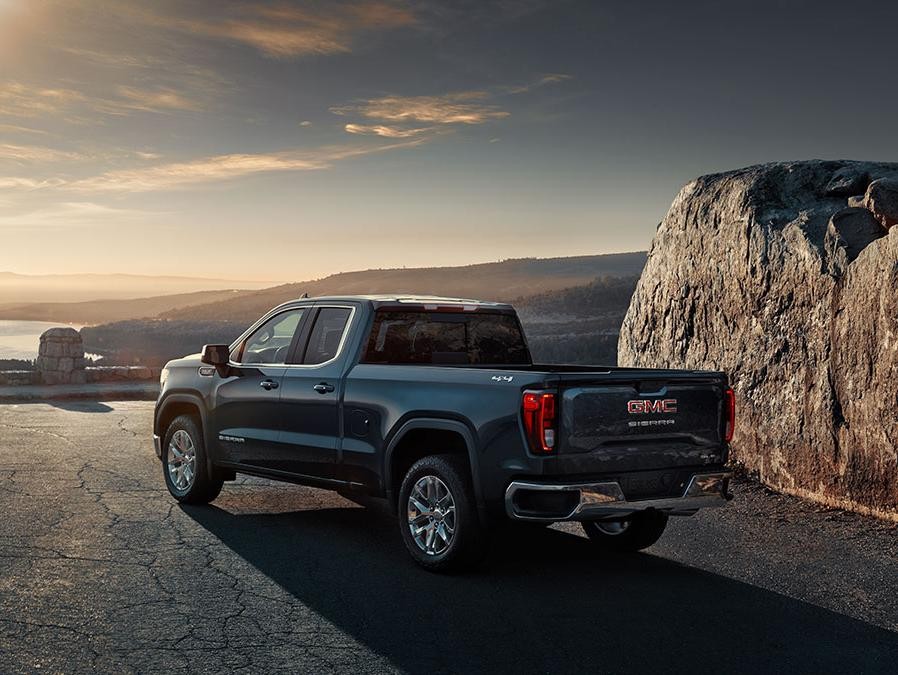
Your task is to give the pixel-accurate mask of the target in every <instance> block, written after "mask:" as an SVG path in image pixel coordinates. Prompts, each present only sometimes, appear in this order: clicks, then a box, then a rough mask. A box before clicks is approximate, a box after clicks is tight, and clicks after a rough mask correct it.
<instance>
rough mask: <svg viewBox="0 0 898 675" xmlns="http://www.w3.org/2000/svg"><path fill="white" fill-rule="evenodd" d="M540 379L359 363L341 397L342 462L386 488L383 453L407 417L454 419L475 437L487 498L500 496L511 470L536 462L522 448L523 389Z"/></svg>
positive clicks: (523, 374) (512, 373) (477, 370)
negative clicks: (520, 414) (342, 417)
mask: <svg viewBox="0 0 898 675" xmlns="http://www.w3.org/2000/svg"><path fill="white" fill-rule="evenodd" d="M542 379H543V378H542V376H540V375H538V374H534V373H529V372H520V371H508V370H496V371H493V370H489V369H480V368H449V367H441V366H440V367H434V366H396V365H375V364H359V365H357V366H355V367H354V368H353V369H352V370H351V371H350V373H349V375H348V377H347V381H346V389H345V398H344V438H343V460H344V462H345V463H346V465H347V466H348V467H351V468H350V471H351V472H353V473H354V475H353V476H351V477H350V479H351V480H353V481H356V482H361V483H363V484H366V485H370V486H372V487H373V486H377V487H378V488H380V489H381V490H382V489H383V488H384V485H383V482H382V480H381V477H382V476H385V475H387V473H388V470H389V469H388V467H387V466H386V452H385V450H386V448H387V447H388V446H389V445H390V443H391V441H392V440H393V438H394V437H395V434H396V433H397V432H398V431H399V429H400V428H401V427H402V426H403V425H404V424H405V423H406V422H407V421H408V420H411V419H416V418H433V419H446V420H454V421H457V422H459V423H461V424H464V425H465V427H467V429H468V431H469V432H470V435H471V438H472V440H473V442H474V448H473V449H472V451H473V452H472V454H473V456H471V462H472V464H475V472H476V474H479V483H480V488H481V496H482V498H483V499H484V500H496V499H499V500H501V499H502V495H503V491H504V488H505V485H504V481H505V478H504V477H505V476H506V475H508V474H509V473H510V472H511V473H517V472H531V471H534V470H536V468H535V465H536V464H538V463H539V458H536V457H531V456H530V455H529V453H528V452H527V451H526V450H525V440H524V438H523V435H522V432H521V427H520V422H519V419H520V417H519V410H520V402H521V392H522V390H523V389H525V388H527V387H529V386H535V385H538V384H539V383H540V382H541V381H542ZM365 419H367V420H368V423H367V424H365V423H364V420H365Z"/></svg>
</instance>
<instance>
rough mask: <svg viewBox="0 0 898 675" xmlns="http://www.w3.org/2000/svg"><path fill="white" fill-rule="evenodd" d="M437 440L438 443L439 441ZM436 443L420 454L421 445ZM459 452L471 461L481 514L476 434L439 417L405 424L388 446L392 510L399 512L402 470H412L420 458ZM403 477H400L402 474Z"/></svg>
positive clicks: (386, 484)
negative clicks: (423, 443)
mask: <svg viewBox="0 0 898 675" xmlns="http://www.w3.org/2000/svg"><path fill="white" fill-rule="evenodd" d="M437 439H439V440H438V441H437ZM428 440H429V441H430V442H432V443H433V442H434V441H437V442H435V443H434V444H433V446H432V447H433V449H432V450H431V449H430V447H429V446H428V448H425V449H424V450H423V451H418V450H417V445H416V444H417V443H418V442H420V441H428ZM440 451H442V452H458V453H459V454H463V455H464V456H465V458H466V459H467V461H468V466H469V467H470V471H471V483H472V485H473V487H474V496H475V498H476V500H477V508H478V511H481V512H482V511H483V495H482V492H481V489H480V463H479V461H478V457H477V443H476V441H475V437H474V433H473V432H472V431H471V429H470V427H468V425H467V424H465V423H464V422H462V421H460V420H454V419H445V418H438V417H415V418H412V419H409V420H406V421H405V422H403V423H402V424H401V425H400V426H399V428H398V429H397V430H396V432H395V433H394V434H393V435H392V436H391V438H390V441H389V442H388V443H387V446H386V452H385V453H384V470H383V480H384V491H385V492H386V496H387V499H388V501H389V503H390V506H391V507H392V508H394V509H395V508H396V507H397V504H396V500H397V498H398V494H399V486H400V485H401V484H402V477H403V475H404V473H405V472H404V471H403V470H402V469H403V467H405V469H406V470H407V467H406V465H408V466H411V464H413V463H414V462H415V461H417V460H418V459H420V458H421V457H425V456H428V455H435V454H441V452H440ZM400 473H401V474H402V475H399V474H400Z"/></svg>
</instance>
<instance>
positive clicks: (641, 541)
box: [583, 511, 667, 552]
mask: <svg viewBox="0 0 898 675" xmlns="http://www.w3.org/2000/svg"><path fill="white" fill-rule="evenodd" d="M665 527H667V514H666V513H662V512H660V511H642V512H640V513H634V514H633V515H632V516H630V517H629V518H626V519H624V520H607V521H602V520H597V521H588V522H584V523H583V530H584V531H585V532H586V536H588V537H589V538H590V540H592V542H593V543H594V544H596V545H598V546H600V547H602V548H604V549H607V550H609V551H617V552H627V551H641V550H642V549H644V548H648V547H649V546H651V545H652V544H654V543H655V542H656V541H658V539H660V538H661V535H662V534H663V533H664V528H665Z"/></svg>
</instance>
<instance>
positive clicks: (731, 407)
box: [723, 389, 736, 443]
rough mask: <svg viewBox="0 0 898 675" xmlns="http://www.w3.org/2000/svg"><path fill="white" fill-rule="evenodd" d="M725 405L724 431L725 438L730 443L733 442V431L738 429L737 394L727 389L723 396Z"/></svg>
mask: <svg viewBox="0 0 898 675" xmlns="http://www.w3.org/2000/svg"><path fill="white" fill-rule="evenodd" d="M723 405H724V415H725V417H724V422H725V425H726V426H724V431H723V438H724V440H725V441H726V442H727V443H729V442H730V441H731V440H733V431H734V430H735V429H736V394H735V393H734V392H733V390H732V389H727V390H726V392H724V395H723Z"/></svg>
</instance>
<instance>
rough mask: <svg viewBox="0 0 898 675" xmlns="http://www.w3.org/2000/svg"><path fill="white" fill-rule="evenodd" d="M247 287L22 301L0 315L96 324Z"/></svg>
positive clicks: (0, 309) (146, 314)
mask: <svg viewBox="0 0 898 675" xmlns="http://www.w3.org/2000/svg"><path fill="white" fill-rule="evenodd" d="M248 292H250V291H237V290H224V291H199V292H196V293H179V294H176V295H160V296H155V297H150V298H135V299H133V300H92V301H90V302H38V303H31V304H25V305H15V304H9V305H0V319H12V320H18V321H59V322H60V323H77V324H99V323H109V322H112V321H124V320H127V319H140V318H146V317H155V316H157V315H159V314H161V313H163V312H169V311H172V310H176V309H184V308H187V307H191V306H193V305H204V304H208V303H210V302H218V301H221V300H228V299H234V298H237V297H239V296H240V295H242V294H244V293H248Z"/></svg>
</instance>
